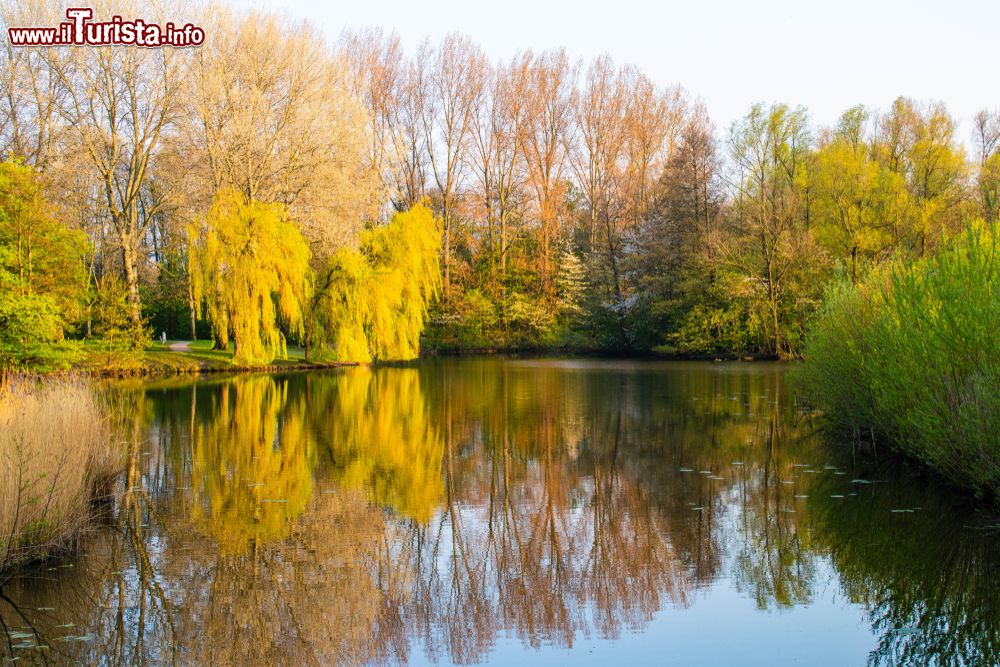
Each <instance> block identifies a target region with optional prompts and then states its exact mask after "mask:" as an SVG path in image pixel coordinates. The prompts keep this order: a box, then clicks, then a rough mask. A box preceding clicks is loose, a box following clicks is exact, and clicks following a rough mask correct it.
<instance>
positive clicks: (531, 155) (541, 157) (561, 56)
mask: <svg viewBox="0 0 1000 667" xmlns="http://www.w3.org/2000/svg"><path fill="white" fill-rule="evenodd" d="M576 71H577V67H576V66H575V65H573V64H571V63H570V62H569V59H568V58H567V57H566V53H565V51H562V50H560V51H550V52H546V53H543V54H541V55H540V56H538V57H537V58H535V59H534V60H533V61H532V62H531V67H530V69H529V71H528V75H527V82H526V84H527V86H526V87H527V90H526V92H525V95H524V99H525V103H526V104H527V105H528V109H527V111H526V113H525V123H524V124H525V128H524V132H523V134H524V140H523V142H522V150H523V151H524V158H525V159H524V161H525V167H526V174H527V179H528V183H529V184H530V187H531V191H532V193H533V195H534V199H535V205H536V207H537V215H538V220H539V227H540V231H541V238H542V243H541V274H542V275H541V277H542V285H543V289H544V290H545V291H546V293H548V294H549V295H551V292H552V287H553V280H552V273H553V270H552V265H553V262H552V246H553V241H554V239H555V237H556V235H557V234H558V229H559V220H560V216H561V213H562V209H563V204H564V202H565V192H564V190H565V183H566V175H565V165H566V156H567V153H568V152H569V146H570V144H571V143H572V141H573V136H572V132H573V95H574V90H575V84H576V76H577V74H576Z"/></svg>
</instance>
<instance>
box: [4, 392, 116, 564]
mask: <svg viewBox="0 0 1000 667" xmlns="http://www.w3.org/2000/svg"><path fill="white" fill-rule="evenodd" d="M122 464H123V454H122V450H121V448H120V447H119V446H117V445H116V443H115V442H114V441H113V438H112V435H111V432H110V428H109V426H108V420H107V418H106V416H105V415H104V414H103V410H102V407H101V405H100V403H99V401H98V398H97V397H96V395H95V393H94V391H93V389H92V388H91V387H90V385H89V384H87V383H86V382H85V381H83V380H80V379H48V380H42V381H39V380H29V379H15V380H11V381H9V382H8V383H7V384H6V385H4V386H2V387H0V497H2V498H3V500H2V502H0V571H9V570H10V569H12V568H15V567H17V566H18V565H21V564H24V563H27V562H32V561H37V560H41V559H44V558H47V557H50V556H53V555H57V554H59V553H63V552H66V551H68V550H72V549H73V548H75V546H76V545H77V544H78V542H79V538H80V536H81V535H82V534H84V533H85V532H86V531H87V529H88V528H89V527H90V526H91V525H92V523H93V521H94V519H95V511H94V506H95V505H94V502H95V500H98V499H100V498H101V497H107V496H108V495H109V494H110V493H111V491H112V486H113V482H114V480H115V478H116V477H117V475H118V473H119V472H120V470H121V467H122Z"/></svg>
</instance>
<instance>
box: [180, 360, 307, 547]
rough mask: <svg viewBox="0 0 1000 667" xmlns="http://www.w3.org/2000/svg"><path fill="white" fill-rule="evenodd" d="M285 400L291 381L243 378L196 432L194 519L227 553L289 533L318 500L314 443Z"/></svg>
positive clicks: (226, 389)
mask: <svg viewBox="0 0 1000 667" xmlns="http://www.w3.org/2000/svg"><path fill="white" fill-rule="evenodd" d="M286 402H287V386H286V385H285V384H284V383H278V382H276V381H275V380H274V379H273V378H271V377H268V376H259V377H241V378H237V379H235V380H234V381H233V383H232V384H231V385H226V386H224V387H223V389H222V393H221V394H220V397H219V402H218V404H217V405H216V414H215V417H214V418H213V419H211V420H208V421H205V422H201V423H199V424H198V425H197V426H195V427H194V429H193V431H192V433H191V467H192V475H191V478H192V480H194V482H193V487H192V493H193V497H194V504H193V506H192V510H191V511H192V518H193V521H194V523H195V525H197V526H200V527H201V529H202V530H203V531H204V532H206V533H208V534H210V535H212V536H214V537H215V538H216V539H217V540H218V541H219V546H220V549H221V550H222V552H223V553H229V554H241V553H245V552H246V551H247V549H248V548H249V547H250V546H251V545H254V544H263V543H267V542H270V541H274V540H279V539H283V538H285V537H287V536H288V532H289V530H290V529H291V526H292V522H293V520H294V519H295V518H296V517H298V516H299V515H300V514H301V513H302V512H303V511H304V510H305V508H306V505H307V503H308V502H309V500H310V498H312V495H313V470H314V468H315V466H316V447H315V443H314V441H313V440H312V439H311V438H310V437H308V433H307V432H306V431H305V430H304V429H303V428H302V426H303V424H302V422H301V420H295V419H292V418H290V417H291V416H292V415H289V414H287V413H286V412H285V411H284V406H285V404H286ZM279 416H281V417H283V418H281V419H280V428H279Z"/></svg>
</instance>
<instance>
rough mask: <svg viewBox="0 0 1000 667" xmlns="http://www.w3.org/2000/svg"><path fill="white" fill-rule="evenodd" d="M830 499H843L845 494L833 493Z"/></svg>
mask: <svg viewBox="0 0 1000 667" xmlns="http://www.w3.org/2000/svg"><path fill="white" fill-rule="evenodd" d="M830 497H831V498H843V497H844V494H842V493H831V494H830Z"/></svg>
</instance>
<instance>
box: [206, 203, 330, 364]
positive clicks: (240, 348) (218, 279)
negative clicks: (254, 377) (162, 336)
mask: <svg viewBox="0 0 1000 667" xmlns="http://www.w3.org/2000/svg"><path fill="white" fill-rule="evenodd" d="M189 234H190V238H191V251H190V254H191V261H190V265H191V266H190V270H191V285H192V288H193V291H194V297H195V300H196V302H197V304H198V314H199V316H200V315H201V314H202V311H204V314H205V316H206V317H207V318H208V319H209V321H210V322H211V323H212V329H213V332H214V334H215V336H216V338H217V340H219V341H221V342H223V343H225V344H227V345H228V343H229V339H230V336H232V339H233V341H234V343H235V348H236V352H235V354H234V356H233V363H234V364H239V365H251V364H264V363H269V362H270V361H272V360H273V359H274V358H275V357H278V356H284V355H285V353H286V349H285V336H284V334H283V333H282V332H281V329H280V328H279V318H280V323H283V324H285V325H286V326H287V327H289V329H290V330H291V331H292V332H294V333H297V334H298V335H299V336H301V335H302V332H303V305H304V304H305V303H306V301H307V299H308V298H309V296H310V291H311V285H312V273H311V270H310V268H309V246H308V245H307V244H306V242H305V240H304V239H303V238H302V234H301V233H300V232H299V230H298V228H297V227H296V226H295V225H294V224H292V223H291V222H289V221H288V220H287V219H286V216H285V211H284V208H283V207H282V206H281V205H280V204H264V203H262V202H258V201H250V202H246V201H245V200H244V199H243V197H242V196H241V195H240V194H239V193H237V192H236V191H235V190H224V191H222V192H220V193H218V194H217V195H216V197H215V201H214V202H213V204H212V208H211V209H210V210H209V212H208V215H206V216H205V218H204V219H203V220H202V221H201V224H200V225H199V226H198V227H197V228H192V229H190V230H189Z"/></svg>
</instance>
